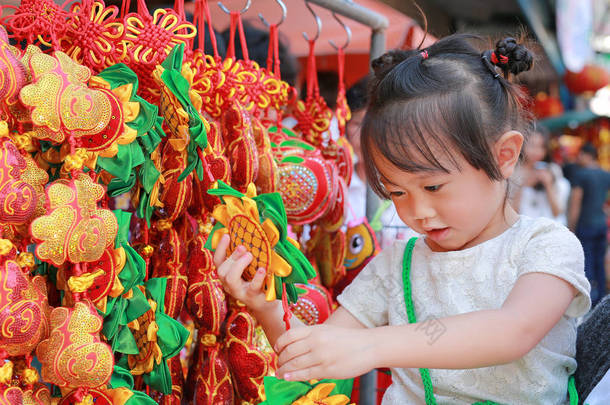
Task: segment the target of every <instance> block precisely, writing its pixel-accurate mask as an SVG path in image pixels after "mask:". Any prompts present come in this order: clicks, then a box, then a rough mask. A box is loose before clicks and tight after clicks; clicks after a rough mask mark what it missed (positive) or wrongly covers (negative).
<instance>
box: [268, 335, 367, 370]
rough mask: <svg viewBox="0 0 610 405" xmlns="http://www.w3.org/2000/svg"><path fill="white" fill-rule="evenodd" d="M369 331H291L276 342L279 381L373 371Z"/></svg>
mask: <svg viewBox="0 0 610 405" xmlns="http://www.w3.org/2000/svg"><path fill="white" fill-rule="evenodd" d="M371 331H372V329H349V328H342V327H338V326H332V325H315V326H308V327H303V328H298V329H291V330H289V331H287V332H286V333H284V334H283V335H281V336H280V337H279V338H278V340H277V342H276V343H275V346H274V348H275V351H276V352H277V353H279V357H278V362H279V366H280V368H279V369H278V370H277V372H276V374H277V375H278V377H279V378H283V379H285V380H290V381H307V380H311V379H323V378H352V377H356V376H359V375H362V374H364V373H366V372H368V371H370V370H372V369H373V368H375V364H374V359H375V354H374V351H375V344H374V340H373V339H372V338H371V335H372V333H371Z"/></svg>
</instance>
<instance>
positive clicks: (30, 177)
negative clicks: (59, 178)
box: [21, 154, 49, 220]
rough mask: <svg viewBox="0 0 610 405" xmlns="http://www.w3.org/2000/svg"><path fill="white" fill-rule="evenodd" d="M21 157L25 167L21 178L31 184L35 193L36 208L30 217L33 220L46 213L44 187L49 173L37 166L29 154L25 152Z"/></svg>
mask: <svg viewBox="0 0 610 405" xmlns="http://www.w3.org/2000/svg"><path fill="white" fill-rule="evenodd" d="M23 158H24V159H25V166H26V167H25V170H24V171H23V173H21V180H23V181H24V182H25V183H27V184H29V185H30V186H32V188H33V189H34V192H35V193H36V201H37V203H36V208H35V209H34V213H33V214H32V217H31V219H32V220H33V219H35V218H38V217H39V216H41V215H44V214H45V213H46V209H45V205H46V202H47V195H46V194H45V191H44V189H45V186H46V185H47V183H48V182H49V175H48V174H47V172H46V171H44V170H42V169H41V168H40V167H39V166H38V164H37V163H36V162H35V161H34V159H32V158H31V157H30V155H28V154H26V155H24V156H23Z"/></svg>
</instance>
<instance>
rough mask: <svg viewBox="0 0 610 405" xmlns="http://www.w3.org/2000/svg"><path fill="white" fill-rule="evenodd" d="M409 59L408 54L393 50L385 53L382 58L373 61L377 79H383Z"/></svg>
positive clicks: (372, 64)
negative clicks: (395, 67)
mask: <svg viewBox="0 0 610 405" xmlns="http://www.w3.org/2000/svg"><path fill="white" fill-rule="evenodd" d="M406 58H407V52H405V51H401V50H392V51H388V52H386V53H384V54H383V55H381V56H380V57H378V58H376V59H373V61H372V62H371V67H372V68H373V71H374V72H375V77H376V78H377V79H381V78H383V76H385V75H386V74H387V73H388V72H389V71H390V70H391V69H392V68H393V67H394V66H396V65H398V64H399V63H400V62H402V61H403V60H405V59H406Z"/></svg>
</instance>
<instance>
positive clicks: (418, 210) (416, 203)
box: [411, 199, 436, 221]
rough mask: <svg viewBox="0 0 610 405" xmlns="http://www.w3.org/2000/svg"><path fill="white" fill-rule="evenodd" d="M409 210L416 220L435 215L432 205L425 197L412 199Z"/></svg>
mask: <svg viewBox="0 0 610 405" xmlns="http://www.w3.org/2000/svg"><path fill="white" fill-rule="evenodd" d="M411 212H412V215H413V218H414V219H416V220H418V221H421V220H426V219H430V218H434V216H435V215H436V211H435V210H434V208H433V207H432V205H430V204H428V203H427V201H425V199H413V201H412V206H411Z"/></svg>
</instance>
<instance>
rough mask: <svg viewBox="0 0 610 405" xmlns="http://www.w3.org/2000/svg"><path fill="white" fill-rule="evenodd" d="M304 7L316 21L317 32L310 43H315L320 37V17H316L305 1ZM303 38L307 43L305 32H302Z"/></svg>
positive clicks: (307, 38)
mask: <svg viewBox="0 0 610 405" xmlns="http://www.w3.org/2000/svg"><path fill="white" fill-rule="evenodd" d="M305 7H307V8H308V9H309V12H310V13H311V15H313V17H314V18H315V19H316V27H317V31H316V36H315V37H314V38H313V39H312V41H315V40H317V39H318V38H319V37H320V32H321V31H322V20H321V19H320V17H318V15H317V14H316V12H315V11H313V9H312V8H311V6H310V5H309V2H308V1H307V0H305ZM303 37H304V38H305V40H306V41H309V37H308V36H307V33H306V32H303Z"/></svg>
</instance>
